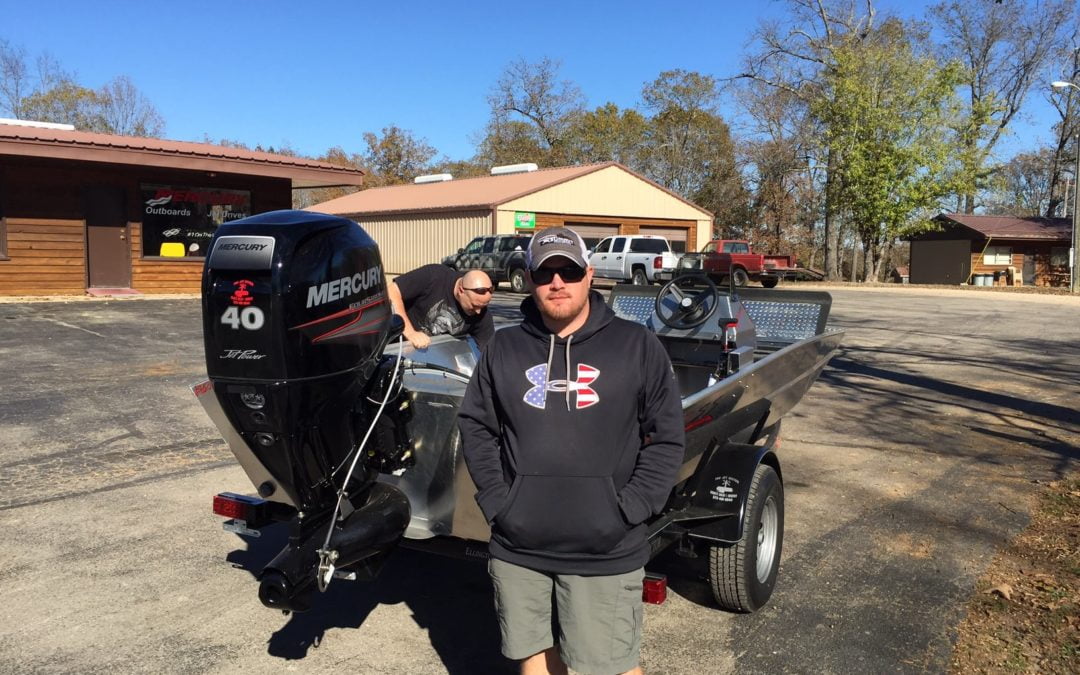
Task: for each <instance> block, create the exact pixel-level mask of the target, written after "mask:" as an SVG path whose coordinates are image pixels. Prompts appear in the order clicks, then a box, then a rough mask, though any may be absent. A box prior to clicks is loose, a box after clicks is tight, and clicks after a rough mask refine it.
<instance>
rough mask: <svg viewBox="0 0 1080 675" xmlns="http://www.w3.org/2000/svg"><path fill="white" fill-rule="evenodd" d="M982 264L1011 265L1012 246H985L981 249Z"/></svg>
mask: <svg viewBox="0 0 1080 675" xmlns="http://www.w3.org/2000/svg"><path fill="white" fill-rule="evenodd" d="M983 264H984V265H1011V264H1012V247H1011V246H987V247H986V250H985V251H983Z"/></svg>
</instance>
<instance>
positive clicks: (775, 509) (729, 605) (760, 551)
mask: <svg viewBox="0 0 1080 675" xmlns="http://www.w3.org/2000/svg"><path fill="white" fill-rule="evenodd" d="M742 525H743V527H742V536H741V537H740V538H739V541H738V542H737V543H735V544H723V545H718V546H713V547H712V548H711V549H709V584H710V585H711V586H712V591H713V597H714V598H716V602H717V603H719V605H720V607H722V608H723V609H726V610H728V611H733V612H742V613H750V612H756V611H757V610H759V609H761V608H762V607H764V606H765V603H767V602H768V601H769V597H770V596H772V592H773V587H774V586H775V585H776V576H777V573H778V572H779V571H780V551H781V548H782V545H783V543H784V486H783V485H782V484H781V483H780V478H779V476H777V475H776V471H774V470H773V468H772V467H771V466H768V465H767V464H759V465H758V467H757V469H755V470H754V478H753V480H752V481H751V482H750V493H749V495H748V496H747V498H746V508H745V509H744V510H743V523H742Z"/></svg>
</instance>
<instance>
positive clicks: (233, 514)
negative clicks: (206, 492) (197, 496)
mask: <svg viewBox="0 0 1080 675" xmlns="http://www.w3.org/2000/svg"><path fill="white" fill-rule="evenodd" d="M214 513H216V514H217V515H219V516H225V517H226V518H236V519H238V520H247V504H245V503H244V502H242V501H240V500H239V499H236V498H235V496H234V495H230V494H227V493H226V494H220V495H214Z"/></svg>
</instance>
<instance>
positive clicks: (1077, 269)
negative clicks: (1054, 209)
mask: <svg viewBox="0 0 1080 675" xmlns="http://www.w3.org/2000/svg"><path fill="white" fill-rule="evenodd" d="M1050 86H1052V87H1053V88H1054V89H1076V90H1078V91H1080V86H1077V85H1076V84H1075V83H1073V82H1067V81H1063V80H1058V81H1057V82H1052V83H1051V84H1050ZM1069 98H1070V100H1071V99H1072V92H1071V91H1070V92H1069ZM1064 124H1065V121H1064V120H1062V133H1065V130H1064ZM1074 171H1075V173H1074V174H1073V212H1072V242H1071V244H1070V246H1069V292H1070V293H1076V290H1077V280H1078V277H1080V259H1078V258H1080V256H1077V250H1076V229H1077V211H1080V208H1077V207H1080V133H1078V134H1077V135H1076V166H1075V169H1074Z"/></svg>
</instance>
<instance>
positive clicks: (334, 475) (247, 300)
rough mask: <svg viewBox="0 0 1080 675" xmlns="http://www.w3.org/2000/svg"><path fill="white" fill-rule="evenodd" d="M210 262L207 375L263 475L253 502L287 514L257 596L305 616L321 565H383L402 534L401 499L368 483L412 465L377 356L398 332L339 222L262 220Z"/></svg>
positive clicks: (225, 234)
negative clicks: (379, 560)
mask: <svg viewBox="0 0 1080 675" xmlns="http://www.w3.org/2000/svg"><path fill="white" fill-rule="evenodd" d="M209 250H210V253H209V255H208V257H207V259H206V266H205V269H204V272H203V289H202V290H203V337H204V341H205V347H206V370H207V374H208V375H209V377H210V380H211V382H212V383H213V389H214V393H215V396H216V397H217V399H218V401H219V403H220V404H221V407H222V409H223V410H224V412H225V415H226V417H227V418H228V421H229V423H230V424H231V425H232V426H233V428H234V429H235V430H236V432H237V433H238V434H239V435H240V436H241V437H242V439H243V441H244V443H243V445H245V446H246V448H244V451H245V452H246V451H247V450H250V453H251V457H248V458H246V459H247V461H249V462H256V463H258V464H259V465H261V466H260V469H261V471H260V474H261V475H269V476H270V478H269V480H265V481H263V482H261V483H260V484H258V485H257V486H256V487H257V489H258V492H259V495H260V496H261V497H263V498H264V499H267V500H269V501H271V502H275V503H276V504H275V505H276V506H279V507H281V508H279V509H278V513H282V512H285V513H288V514H292V513H295V516H294V517H293V518H292V519H291V525H292V531H291V535H290V540H289V545H288V546H287V547H286V548H285V549H284V550H283V551H282V552H281V553H280V554H279V555H278V556H277V557H276V558H275V559H274V561H273V562H271V564H270V565H268V566H267V568H266V569H265V570H264V571H263V574H262V575H261V578H262V587H261V588H260V598H261V599H262V600H263V602H264V604H266V605H267V606H271V607H276V608H279V609H292V610H302V609H306V608H307V606H308V604H309V598H307V597H306V596H307V594H308V592H309V591H310V589H311V587H312V584H313V582H314V581H315V578H316V572H317V568H318V566H319V564H320V561H321V562H323V563H327V561H331V560H332V562H333V563H334V565H333V567H336V568H341V567H344V566H347V565H349V564H352V563H356V562H358V561H363V560H366V559H369V558H372V557H373V556H377V555H379V554H382V553H385V552H386V551H388V550H389V549H390V548H392V547H393V546H394V545H395V544H396V543H397V541H398V540H399V539H400V538H401V535H402V534H403V532H404V530H405V527H406V525H407V524H408V522H409V503H408V500H407V499H406V498H405V496H404V495H403V494H401V493H400V491H398V490H396V489H395V488H392V487H388V486H385V485H381V484H376V483H375V478H376V476H377V475H378V472H379V471H380V470H382V471H392V470H396V469H399V468H403V467H405V466H407V465H408V463H409V459H410V457H409V449H410V443H409V439H408V438H407V437H406V436H405V434H404V418H405V416H407V415H408V403H409V400H408V398H407V396H405V393H404V390H403V389H402V388H401V386H400V377H398V375H399V374H398V373H397V369H398V363H397V360H396V359H393V358H386V357H384V356H383V350H384V348H385V347H386V345H387V342H388V341H389V340H390V339H397V338H398V337H399V336H400V332H401V320H400V319H399V318H398V317H396V316H395V315H394V314H393V313H392V311H391V308H390V303H389V299H388V297H387V294H386V282H385V279H384V277H383V269H382V261H381V258H380V256H379V249H378V246H377V245H376V243H375V242H374V240H372V239H371V237H369V236H368V234H367V233H366V232H364V230H363V229H362V228H361V227H360V226H359V225H358V224H357V223H355V222H353V221H351V220H346V219H344V218H338V217H334V216H328V215H324V214H317V213H309V212H305V211H275V212H271V213H265V214H261V215H257V216H252V217H250V218H244V219H242V220H237V221H233V222H230V223H225V224H223V225H221V226H220V227H219V228H218V230H217V232H216V233H215V235H214V239H213V241H212V242H211V245H210V249H209ZM395 379H396V384H394V381H395ZM384 401H385V402H386V406H385V410H386V414H384V415H381V416H380V415H379V410H380V408H381V407H382V406H381V404H382V403H383V402H384ZM368 436H370V438H369V439H368V441H367V444H366V445H365V447H364V448H363V451H362V457H361V458H360V460H359V461H358V462H356V467H355V471H354V472H353V473H352V475H351V478H350V479H349V480H348V485H345V481H346V476H348V475H349V470H350V467H351V466H352V465H353V460H354V458H355V456H356V453H357V452H358V451H359V450H360V445H361V443H362V442H363V440H364V439H365V438H366V437H368ZM240 459H241V463H244V461H245V458H243V457H241V458H240ZM250 474H251V472H250V471H249V475H250ZM342 492H343V493H344V495H345V496H344V497H343V498H342V499H341V500H340V503H339V495H341V493H342ZM289 507H292V508H289ZM335 516H337V517H336V518H335ZM331 519H333V522H331ZM331 527H332V531H330V532H329V533H328V529H329V528H331ZM327 542H329V543H328V544H327ZM324 545H325V546H324ZM325 569H326V568H325V565H324V571H325ZM326 581H328V579H325V580H324V581H323V585H324V584H325V583H326Z"/></svg>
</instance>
